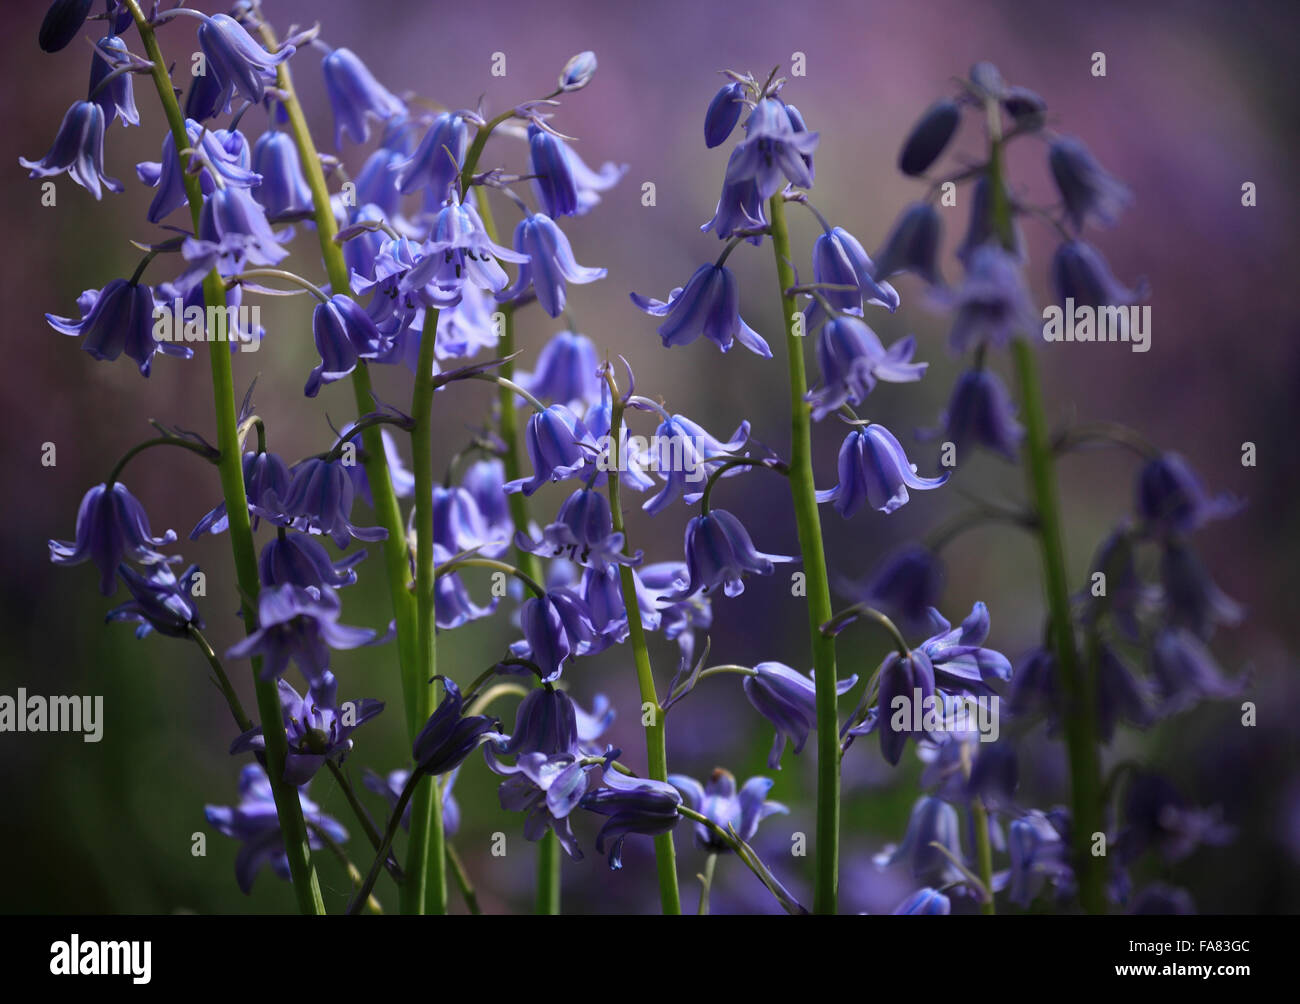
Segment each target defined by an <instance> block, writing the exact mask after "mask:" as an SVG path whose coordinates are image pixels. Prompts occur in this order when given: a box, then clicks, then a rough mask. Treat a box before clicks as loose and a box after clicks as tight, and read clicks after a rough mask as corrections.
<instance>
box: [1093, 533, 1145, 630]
mask: <svg viewBox="0 0 1300 1004" xmlns="http://www.w3.org/2000/svg"><path fill="white" fill-rule="evenodd" d="M1092 571H1093V573H1094V574H1095V573H1098V572H1100V573H1101V574H1102V575H1104V576H1105V577H1106V593H1105V596H1103V597H1091V596H1090V597H1089V598H1090V599H1091V601H1092V603H1093V609H1094V610H1095V611H1097V612H1098V613H1100V612H1102V611H1106V612H1109V613H1110V614H1111V616H1112V617H1113V618H1114V620H1115V624H1116V626H1117V627H1118V628H1119V629H1120V630H1121V631H1122V632H1123V633H1124V635H1125V637H1127V638H1129V639H1130V640H1131V641H1137V640H1138V637H1139V635H1140V634H1141V627H1140V625H1139V623H1138V614H1139V613H1141V612H1142V610H1143V609H1144V608H1145V607H1146V606H1148V605H1149V603H1150V602H1151V600H1152V599H1153V598H1154V593H1155V590H1152V589H1150V588H1148V587H1146V586H1144V585H1143V584H1142V580H1141V579H1140V578H1138V574H1137V565H1136V563H1135V562H1134V557H1133V531H1132V530H1131V529H1130V528H1129V526H1128V525H1127V524H1122V525H1120V526H1118V527H1116V528H1115V530H1113V531H1112V532H1111V533H1110V535H1109V536H1108V537H1107V538H1106V539H1105V540H1103V541H1102V542H1101V546H1100V547H1098V548H1097V554H1096V556H1095V557H1094V558H1093V560H1092Z"/></svg>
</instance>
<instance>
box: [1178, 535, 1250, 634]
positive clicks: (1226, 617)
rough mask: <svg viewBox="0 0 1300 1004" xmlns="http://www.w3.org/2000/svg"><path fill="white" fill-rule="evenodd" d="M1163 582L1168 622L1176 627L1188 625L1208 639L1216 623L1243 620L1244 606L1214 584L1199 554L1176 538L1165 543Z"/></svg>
mask: <svg viewBox="0 0 1300 1004" xmlns="http://www.w3.org/2000/svg"><path fill="white" fill-rule="evenodd" d="M1160 582H1161V584H1162V585H1163V586H1164V601H1165V610H1166V613H1167V616H1168V618H1169V623H1170V625H1172V626H1174V627H1186V628H1189V629H1190V630H1191V631H1192V632H1193V633H1195V634H1197V635H1199V636H1200V637H1202V638H1208V637H1210V635H1211V634H1213V633H1214V628H1215V625H1217V624H1227V625H1230V626H1231V625H1233V624H1238V623H1240V622H1241V618H1242V615H1243V611H1242V608H1241V605H1240V604H1239V603H1237V602H1235V601H1234V600H1232V599H1230V598H1229V597H1228V596H1226V595H1225V594H1224V593H1223V591H1222V590H1221V589H1219V587H1218V586H1216V585H1215V584H1214V580H1213V579H1211V578H1210V573H1209V572H1208V571H1206V569H1205V566H1204V565H1202V564H1201V561H1200V559H1199V558H1197V557H1196V553H1195V552H1194V551H1193V550H1192V549H1191V548H1190V547H1188V546H1187V545H1186V544H1185V543H1183V542H1182V541H1181V540H1178V539H1177V538H1171V539H1168V540H1166V541H1165V542H1164V548H1163V552H1162V554H1161V557H1160Z"/></svg>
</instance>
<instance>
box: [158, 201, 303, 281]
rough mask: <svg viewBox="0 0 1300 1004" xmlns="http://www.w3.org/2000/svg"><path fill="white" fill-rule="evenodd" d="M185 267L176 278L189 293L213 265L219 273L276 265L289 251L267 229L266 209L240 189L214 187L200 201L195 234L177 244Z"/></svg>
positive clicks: (234, 273) (228, 274)
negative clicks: (182, 272)
mask: <svg viewBox="0 0 1300 1004" xmlns="http://www.w3.org/2000/svg"><path fill="white" fill-rule="evenodd" d="M181 254H182V255H183V257H184V258H185V261H186V264H187V268H186V270H185V272H184V274H183V275H181V276H180V277H179V278H178V279H177V280H176V286H177V287H178V288H180V290H181V292H182V293H187V292H189V290H190V289H192V288H193V287H194V286H197V285H198V284H199V283H201V282H202V281H203V278H204V276H205V275H207V273H208V272H210V271H211V270H212V269H214V268H216V269H218V270H219V271H220V273H221V274H222V275H223V276H232V275H237V274H239V273H240V272H241V271H243V269H244V266H245V265H246V264H247V265H278V264H279V263H280V262H281V261H283V260H284V259H285V258H286V257H288V254H289V252H288V251H287V250H286V249H285V248H283V247H282V246H281V244H280V238H278V237H277V236H276V234H275V231H273V230H272V229H271V224H270V223H269V222H268V221H267V219H266V211H265V210H264V209H262V207H261V206H259V205H258V204H257V202H255V201H254V200H253V197H252V195H251V194H250V193H249V192H247V191H245V190H244V189H242V188H232V187H226V188H218V189H217V190H215V191H214V192H213V193H212V194H211V195H209V196H208V197H207V198H206V199H204V201H203V212H202V215H201V216H200V217H199V235H198V237H197V238H193V237H187V238H185V241H184V243H183V244H182V245H181Z"/></svg>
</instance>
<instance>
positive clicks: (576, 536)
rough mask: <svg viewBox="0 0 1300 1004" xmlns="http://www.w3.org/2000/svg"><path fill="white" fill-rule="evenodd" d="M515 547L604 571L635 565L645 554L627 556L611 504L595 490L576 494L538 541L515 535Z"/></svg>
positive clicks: (521, 534) (566, 503)
mask: <svg viewBox="0 0 1300 1004" xmlns="http://www.w3.org/2000/svg"><path fill="white" fill-rule="evenodd" d="M515 546H516V547H518V548H519V549H520V550H522V551H527V552H529V553H530V554H540V555H544V556H549V557H552V558H557V557H560V556H561V555H564V556H565V557H567V558H568V559H569V560H570V561H573V562H575V563H577V564H579V565H582V566H584V567H586V568H595V569H604V568H605V567H606V566H607V565H610V564H618V565H634V564H637V563H638V562H639V561H640V560H641V552H640V551H637V552H636V554H634V555H625V554H624V553H623V534H621V533H615V532H614V523H613V518H612V515H611V513H610V508H609V501H608V500H607V499H606V498H605V496H604V495H603V494H601V493H600V492H599V491H596V490H595V489H591V488H583V489H581V490H580V491H576V492H574V493H573V494H572V495H570V496H569V497H568V498H567V499H565V500H564V503H563V504H562V505H561V506H560V511H559V512H558V513H557V514H556V517H555V522H554V523H551V524H550V525H549V526H547V527H546V529H545V530H543V531H542V539H541V540H540V541H534V540H532V539H531V538H530V537H528V536H526V535H525V534H524V533H523V532H522V531H521V532H519V533H517V534H516V535H515Z"/></svg>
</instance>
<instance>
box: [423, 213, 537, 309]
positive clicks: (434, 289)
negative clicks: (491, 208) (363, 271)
mask: <svg viewBox="0 0 1300 1004" xmlns="http://www.w3.org/2000/svg"><path fill="white" fill-rule="evenodd" d="M498 259H500V261H508V262H514V263H515V264H520V265H522V264H524V263H526V262H527V261H528V256H527V255H525V254H517V253H516V252H514V251H511V250H510V249H509V248H503V247H501V246H500V245H498V244H495V243H493V241H492V240H491V238H489V237H488V234H487V229H486V228H485V227H484V226H483V220H482V219H481V218H480V217H479V215H478V212H477V211H476V210H475V209H474V207H473V206H472V205H470V204H469V203H456V202H452V203H451V204H450V205H448V206H445V207H444V208H443V209H441V210H440V211H439V212H438V215H437V216H436V217H435V218H434V221H433V227H432V230H431V231H430V234H429V239H428V240H427V241H425V243H424V244H423V245H421V247H420V258H419V259H418V260H417V261H415V263H414V265H413V266H412V267H411V268H410V269H409V270H408V271H407V273H406V274H405V275H404V276H403V277H402V280H401V282H400V284H399V287H398V288H399V289H400V290H401V291H402V292H404V293H411V292H416V291H418V292H420V294H421V295H422V296H423V297H424V298H425V304H426V306H433V307H443V306H453V305H454V304H456V303H457V302H458V301H459V300H460V296H461V292H460V291H461V287H462V286H463V285H465V284H466V283H469V284H471V285H474V286H477V287H478V288H479V289H486V290H490V291H491V292H493V293H497V292H500V291H501V290H502V289H504V288H505V287H506V285H507V284H508V282H509V279H508V277H507V276H506V273H505V270H504V269H503V268H502V267H501V266H500V264H498Z"/></svg>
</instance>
